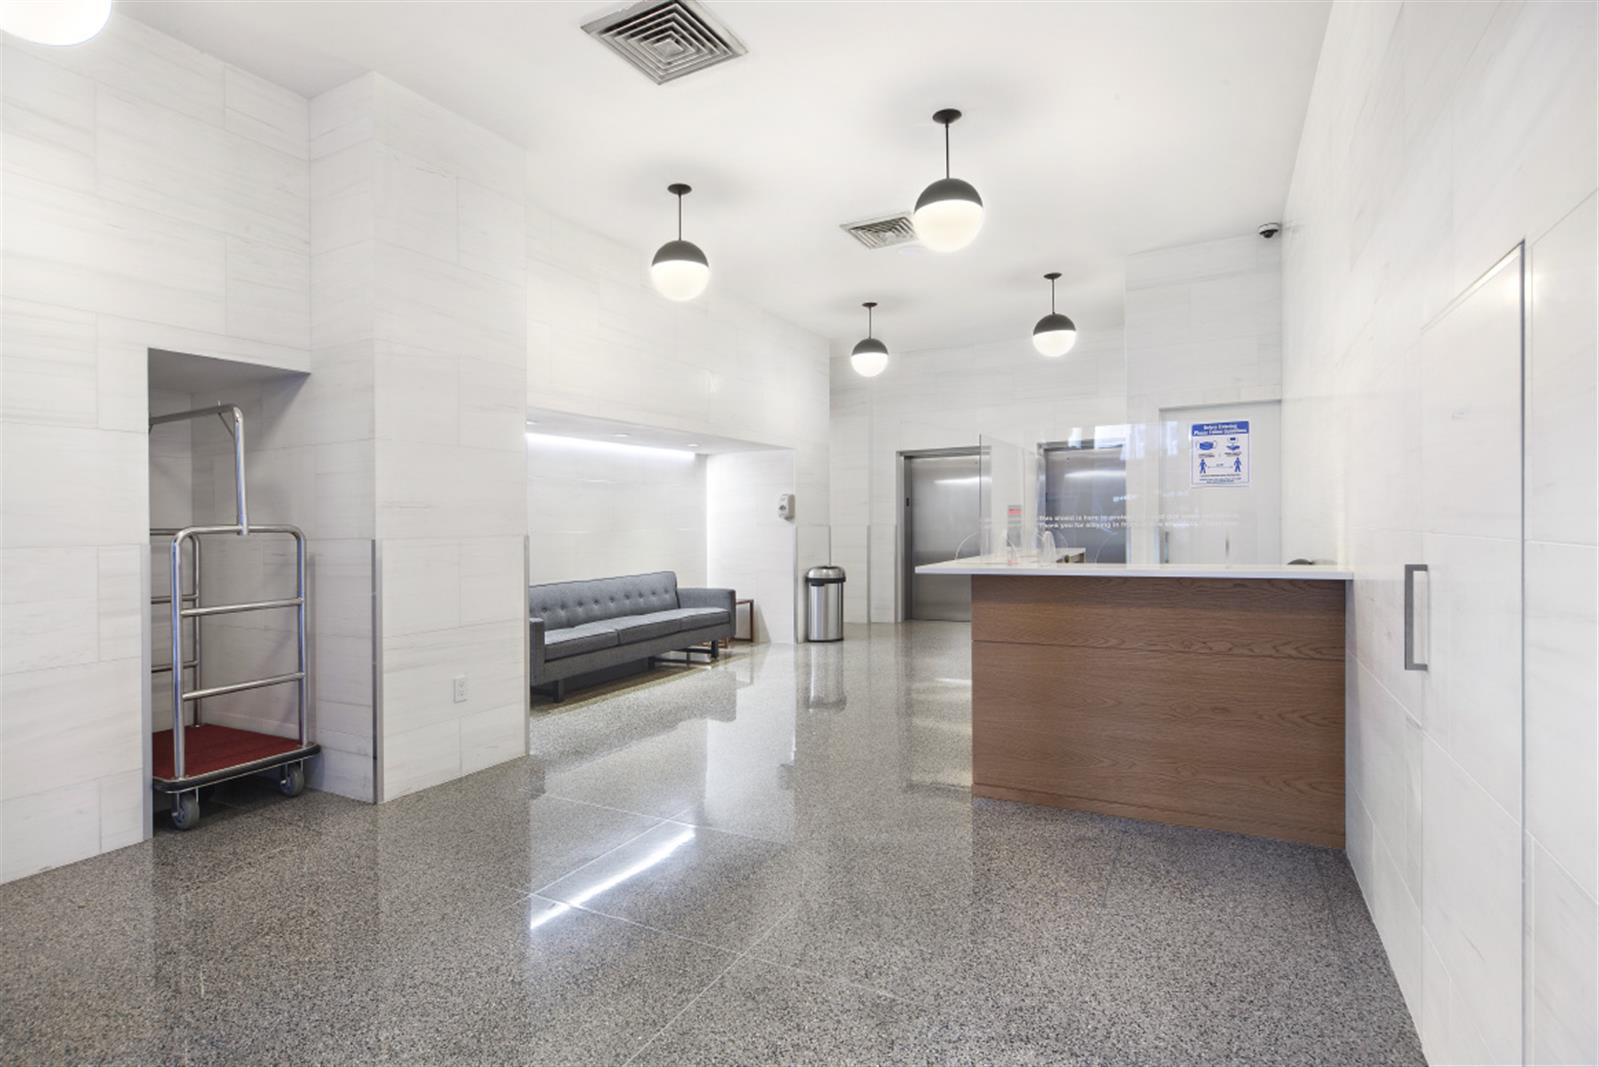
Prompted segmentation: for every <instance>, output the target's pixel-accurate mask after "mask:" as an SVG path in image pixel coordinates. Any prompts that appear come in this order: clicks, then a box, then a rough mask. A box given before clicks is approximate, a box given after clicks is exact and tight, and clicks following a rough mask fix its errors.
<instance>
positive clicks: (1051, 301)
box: [678, 200, 1055, 315]
mask: <svg viewBox="0 0 1599 1067" xmlns="http://www.w3.org/2000/svg"><path fill="white" fill-rule="evenodd" d="M682 202H683V201H681V200H679V201H678V203H679V204H681V203H682ZM678 229H682V223H679V224H678ZM1049 313H1050V314H1051V315H1053V314H1055V279H1054V278H1051V279H1050V280H1049Z"/></svg>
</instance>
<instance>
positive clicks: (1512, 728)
mask: <svg viewBox="0 0 1599 1067" xmlns="http://www.w3.org/2000/svg"><path fill="white" fill-rule="evenodd" d="M1422 546H1423V548H1422V551H1423V558H1424V559H1426V560H1427V564H1428V567H1429V571H1428V574H1427V576H1426V578H1425V579H1423V581H1424V582H1425V583H1426V586H1427V588H1426V590H1425V594H1424V595H1425V596H1426V598H1427V605H1426V608H1425V611H1426V620H1427V621H1426V626H1427V631H1428V632H1427V635H1426V638H1425V642H1424V644H1425V648H1424V653H1423V654H1424V656H1425V658H1426V661H1427V662H1428V663H1429V664H1431V668H1430V670H1429V671H1428V674H1427V678H1428V693H1427V732H1428V734H1429V736H1431V737H1432V738H1434V739H1435V740H1437V741H1438V743H1439V744H1441V745H1442V746H1443V747H1444V749H1445V750H1446V751H1447V752H1448V753H1449V754H1450V755H1451V756H1452V757H1454V759H1455V760H1456V761H1457V762H1458V763H1460V765H1461V766H1462V767H1464V768H1465V769H1466V771H1467V773H1469V774H1470V775H1471V776H1472V777H1473V778H1474V779H1476V781H1477V783H1478V784H1479V785H1481V786H1482V787H1483V788H1484V789H1486V790H1487V791H1488V793H1489V794H1490V795H1491V796H1493V797H1494V799H1495V800H1497V801H1498V802H1499V805H1500V806H1501V807H1503V808H1504V809H1505V811H1507V812H1509V813H1510V814H1511V815H1512V816H1513V817H1515V818H1517V819H1519V818H1520V817H1521V762H1522V751H1521V749H1522V739H1521V735H1522V714H1521V704H1522V697H1521V684H1522V654H1521V645H1522V641H1521V637H1522V592H1521V545H1520V544H1519V543H1518V542H1516V541H1498V540H1493V539H1490V538H1486V537H1453V536H1444V535H1441V534H1428V535H1426V536H1425V537H1424V538H1423V541H1422ZM1362 714H1364V708H1362Z"/></svg>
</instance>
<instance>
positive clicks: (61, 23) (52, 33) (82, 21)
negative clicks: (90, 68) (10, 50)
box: [0, 0, 111, 45]
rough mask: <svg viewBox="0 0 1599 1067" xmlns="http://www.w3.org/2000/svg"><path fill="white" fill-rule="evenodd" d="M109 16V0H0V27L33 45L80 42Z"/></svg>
mask: <svg viewBox="0 0 1599 1067" xmlns="http://www.w3.org/2000/svg"><path fill="white" fill-rule="evenodd" d="M110 17H111V0H0V30H4V31H5V32H6V33H9V34H12V35H14V36H16V37H21V38H22V39H23V40H25V41H32V42H34V43H35V44H53V45H73V44H82V43H83V42H84V41H87V40H88V39H89V38H91V37H93V36H94V35H95V34H97V33H99V32H100V31H101V30H102V29H103V28H105V24H106V20H107V19H108V18H110Z"/></svg>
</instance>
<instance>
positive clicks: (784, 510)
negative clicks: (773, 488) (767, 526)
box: [777, 493, 794, 522]
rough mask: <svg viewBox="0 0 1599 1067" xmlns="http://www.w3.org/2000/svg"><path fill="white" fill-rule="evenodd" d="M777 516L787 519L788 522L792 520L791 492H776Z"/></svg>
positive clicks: (792, 500) (792, 496) (792, 502)
mask: <svg viewBox="0 0 1599 1067" xmlns="http://www.w3.org/2000/svg"><path fill="white" fill-rule="evenodd" d="M777 517H778V518H780V519H788V520H789V521H790V522H792V521H793V520H794V494H793V493H778V494H777Z"/></svg>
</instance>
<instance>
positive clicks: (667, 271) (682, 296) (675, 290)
mask: <svg viewBox="0 0 1599 1067" xmlns="http://www.w3.org/2000/svg"><path fill="white" fill-rule="evenodd" d="M666 191H667V192H669V193H671V194H672V195H673V196H675V197H677V240H675V241H668V242H666V243H665V244H664V245H662V246H661V247H660V249H659V251H657V252H656V253H655V258H654V259H653V260H651V261H650V282H651V284H653V285H654V286H655V291H656V292H658V293H660V294H661V295H662V296H664V297H666V299H668V300H693V299H694V298H695V297H696V296H699V295H700V294H701V293H703V292H705V287H706V286H707V285H709V284H710V283H711V263H710V260H708V259H706V258H705V253H704V252H702V251H700V246H699V245H697V244H695V243H694V242H692V241H685V240H683V197H684V196H686V195H687V194H689V193H692V192H693V191H694V190H693V189H691V188H690V187H688V186H687V185H684V184H683V183H682V182H674V183H672V184H671V185H668V186H667V187H666Z"/></svg>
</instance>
